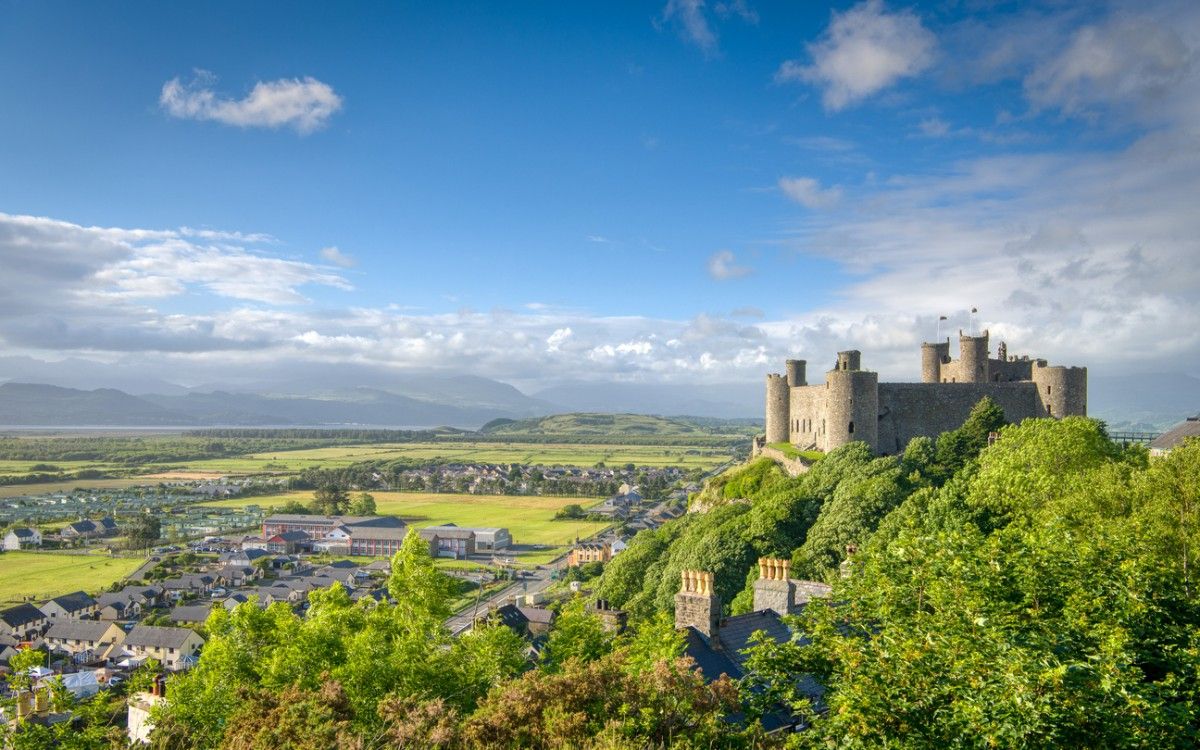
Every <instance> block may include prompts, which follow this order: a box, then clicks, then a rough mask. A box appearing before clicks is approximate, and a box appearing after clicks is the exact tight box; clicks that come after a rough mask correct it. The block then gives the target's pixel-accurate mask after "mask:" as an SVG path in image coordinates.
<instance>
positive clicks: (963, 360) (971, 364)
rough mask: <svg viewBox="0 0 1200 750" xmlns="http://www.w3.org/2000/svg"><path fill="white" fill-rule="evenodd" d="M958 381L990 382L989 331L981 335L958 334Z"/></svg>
mask: <svg viewBox="0 0 1200 750" xmlns="http://www.w3.org/2000/svg"><path fill="white" fill-rule="evenodd" d="M958 382H960V383H986V382H988V332H987V331H984V332H983V334H982V335H980V336H964V335H962V332H961V331H960V332H959V334H958Z"/></svg>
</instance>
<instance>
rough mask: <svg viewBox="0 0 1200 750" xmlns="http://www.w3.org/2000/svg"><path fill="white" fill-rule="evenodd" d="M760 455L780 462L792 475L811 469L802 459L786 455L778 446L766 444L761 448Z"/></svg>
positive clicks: (789, 474) (796, 475)
mask: <svg viewBox="0 0 1200 750" xmlns="http://www.w3.org/2000/svg"><path fill="white" fill-rule="evenodd" d="M758 455H760V456H762V457H763V458H769V459H771V460H772V461H774V462H775V463H777V464H779V465H780V466H781V467H783V470H784V471H786V472H787V473H788V476H790V477H798V476H800V475H801V474H803V473H804V472H806V471H808V469H809V465H808V464H806V463H804V462H803V461H801V460H800V459H798V458H789V457H788V456H786V455H784V453H783V451H781V450H779V449H778V448H772V447H771V446H769V445H764V446H763V447H762V448H761V449H759V451H758Z"/></svg>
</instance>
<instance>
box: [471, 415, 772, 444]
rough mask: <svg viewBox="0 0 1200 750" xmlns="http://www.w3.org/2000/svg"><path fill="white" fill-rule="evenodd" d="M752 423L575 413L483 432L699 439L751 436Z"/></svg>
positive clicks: (498, 424) (505, 422)
mask: <svg viewBox="0 0 1200 750" xmlns="http://www.w3.org/2000/svg"><path fill="white" fill-rule="evenodd" d="M755 430H756V426H755V425H754V424H753V423H752V421H751V420H721V419H693V418H690V417H657V416H649V415H645V414H596V413H582V412H575V413H571V414H555V415H552V416H549V417H537V418H533V419H519V420H514V419H496V420H492V421H491V422H488V423H487V424H485V425H484V426H483V427H482V428H481V429H480V432H482V433H483V434H485V435H492V436H497V437H500V436H503V437H535V436H536V437H569V438H579V437H611V438H622V439H625V438H629V437H638V436H641V437H697V438H711V437H714V436H717V437H725V436H738V437H742V436H749V435H753V434H754V433H755Z"/></svg>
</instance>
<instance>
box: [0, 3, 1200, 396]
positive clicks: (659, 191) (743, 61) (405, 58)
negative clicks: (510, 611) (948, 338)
mask: <svg viewBox="0 0 1200 750" xmlns="http://www.w3.org/2000/svg"><path fill="white" fill-rule="evenodd" d="M0 21H2V22H0V101H2V102H3V103H4V104H3V112H4V117H2V118H0V212H2V214H3V217H0V264H2V265H3V266H6V267H7V270H8V271H9V273H6V274H5V275H6V276H7V278H8V279H9V280H8V281H7V282H5V281H0V292H3V293H5V296H6V297H7V298H8V300H9V301H8V303H7V304H5V303H0V340H2V341H3V344H4V349H5V350H6V352H7V353H8V354H10V355H19V356H31V357H34V358H37V359H44V360H54V359H61V358H63V357H67V356H70V357H83V358H85V359H91V360H95V361H98V362H113V363H121V364H125V365H130V366H136V365H138V364H139V363H145V365H146V366H147V367H152V368H154V369H156V371H158V372H160V373H161V375H162V377H164V378H165V379H168V380H173V381H175V382H199V381H203V380H205V379H207V378H208V376H210V375H211V373H212V372H213V371H214V369H216V368H219V369H221V370H222V371H226V372H227V371H229V370H238V371H244V372H245V373H247V375H250V374H252V373H254V372H256V371H259V370H262V369H263V368H267V367H271V366H278V365H279V363H281V362H286V363H299V362H304V361H321V362H345V363H347V364H348V365H350V364H361V365H370V366H378V367H384V368H395V369H397V370H414V371H416V370H462V369H467V368H470V369H471V370H472V371H474V372H477V373H478V374H484V375H489V376H492V377H497V378H501V379H505V380H509V381H510V382H514V383H517V384H519V385H521V386H522V387H536V386H538V385H541V384H548V383H551V382H558V381H562V380H570V379H572V378H576V377H579V374H580V373H581V372H585V373H587V375H586V376H587V377H596V378H613V379H631V380H643V381H662V380H667V381H670V380H671V379H673V378H678V377H687V378H701V379H704V380H708V381H712V382H728V381H737V380H741V379H744V378H749V377H755V378H757V377H759V375H760V373H761V372H762V371H764V370H766V369H768V368H772V369H774V368H776V366H777V360H779V359H782V357H784V356H786V355H790V354H796V353H798V354H800V355H801V356H807V357H808V358H809V359H812V360H816V361H818V362H821V361H824V360H826V359H831V358H832V353H833V352H834V351H835V350H836V349H839V348H844V347H846V346H856V347H858V348H861V349H863V350H864V352H866V359H867V364H868V365H869V366H873V367H876V368H879V369H880V370H881V371H882V372H884V373H885V374H894V375H896V376H900V377H903V376H906V375H911V374H914V373H915V370H916V367H915V366H916V361H917V357H916V351H915V346H916V344H918V343H919V341H920V340H922V339H926V338H930V337H931V336H932V335H933V330H932V329H933V325H934V323H933V321H936V320H937V316H938V315H939V314H947V315H949V316H950V317H951V318H952V321H951V325H952V326H953V325H957V324H963V323H965V318H964V317H963V313H962V311H963V310H965V309H967V308H969V307H971V306H978V307H980V308H981V310H982V311H983V314H982V323H983V324H984V325H988V326H989V327H990V328H991V330H993V332H996V333H998V335H1001V336H1005V337H1007V338H1009V339H1010V350H1019V351H1031V352H1035V353H1038V354H1039V355H1041V356H1049V357H1051V358H1052V359H1055V360H1058V361H1071V362H1078V363H1081V364H1089V365H1092V366H1094V367H1095V366H1099V367H1107V368H1109V369H1112V370H1114V371H1115V370H1126V371H1128V370H1131V369H1132V370H1136V369H1137V368H1139V367H1144V366H1145V363H1146V362H1147V361H1148V360H1151V359H1153V360H1156V361H1157V362H1161V363H1162V366H1161V367H1155V368H1152V369H1185V370H1191V371H1196V369H1197V359H1198V358H1197V348H1198V344H1200V340H1198V339H1197V336H1198V335H1200V334H1197V333H1196V332H1195V331H1196V330H1197V329H1200V325H1196V324H1197V323H1198V322H1200V320H1198V316H1197V306H1196V301H1195V298H1196V294H1195V292H1196V291H1197V281H1198V278H1200V272H1198V271H1197V269H1196V265H1197V264H1196V259H1197V257H1200V248H1198V247H1197V245H1196V237H1198V236H1200V233H1197V232H1196V231H1195V230H1196V229H1197V228H1198V227H1197V226H1196V225H1197V223H1198V220H1197V218H1196V216H1195V214H1196V213H1197V212H1196V211H1194V210H1193V208H1192V207H1191V206H1192V203H1193V202H1194V199H1195V195H1196V188H1197V187H1198V185H1197V176H1198V175H1200V171H1198V169H1197V167H1198V166H1200V165H1198V160H1197V158H1196V157H1197V152H1196V145H1195V144H1196V140H1195V136H1196V130H1195V128H1196V125H1195V123H1196V122H1197V119H1196V117H1195V115H1196V114H1197V113H1198V112H1200V101H1198V99H1200V97H1198V96H1197V93H1198V92H1200V85H1198V84H1197V81H1198V80H1200V73H1198V72H1197V70H1196V65H1197V62H1196V61H1197V59H1200V56H1198V55H1197V51H1198V50H1200V10H1198V9H1197V8H1196V6H1195V5H1194V4H1191V3H1183V2H1180V3H1169V2H1168V3H1159V2H1150V3H1137V4H1133V3H1129V4H1125V3H1113V4H1106V3H1079V4H1070V3H1060V2H1055V3H1048V4H1044V5H1042V4H1033V3H984V2H942V3H931V4H918V5H908V4H898V3H884V2H877V1H874V0H868V1H867V2H862V3H838V4H833V5H830V6H821V5H818V4H816V3H767V2H755V1H754V0H744V2H736V1H735V0H726V2H709V3H707V4H706V3H703V2H700V1H699V0H670V1H669V2H663V1H662V0H659V1H657V2H645V3H634V2H628V3H624V2H622V3H594V4H584V3H526V4H518V5H516V6H510V5H509V4H497V3H424V4H416V3H408V4H403V5H401V4H385V3H380V4H377V5H362V6H356V7H355V8H354V9H353V10H352V11H349V10H347V9H344V8H341V7H335V6H331V5H329V4H318V3H311V4H305V3H289V4H287V5H267V4H244V3H205V4H195V5H190V4H184V3H145V4H129V5H124V6H122V7H121V8H120V12H119V13H118V12H114V9H113V8H112V7H104V6H97V5H94V4H84V3H79V4H72V3H12V2H0ZM1181 324H1183V325H1182V326H1181ZM0 375H2V373H0Z"/></svg>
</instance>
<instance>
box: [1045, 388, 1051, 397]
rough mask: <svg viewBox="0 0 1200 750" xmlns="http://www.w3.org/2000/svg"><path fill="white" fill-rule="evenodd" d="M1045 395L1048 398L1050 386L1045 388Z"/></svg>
mask: <svg viewBox="0 0 1200 750" xmlns="http://www.w3.org/2000/svg"><path fill="white" fill-rule="evenodd" d="M1046 395H1047V396H1049V395H1050V386H1046Z"/></svg>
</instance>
